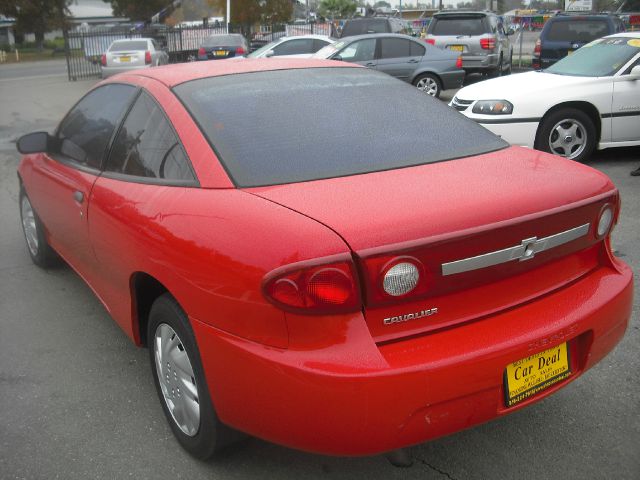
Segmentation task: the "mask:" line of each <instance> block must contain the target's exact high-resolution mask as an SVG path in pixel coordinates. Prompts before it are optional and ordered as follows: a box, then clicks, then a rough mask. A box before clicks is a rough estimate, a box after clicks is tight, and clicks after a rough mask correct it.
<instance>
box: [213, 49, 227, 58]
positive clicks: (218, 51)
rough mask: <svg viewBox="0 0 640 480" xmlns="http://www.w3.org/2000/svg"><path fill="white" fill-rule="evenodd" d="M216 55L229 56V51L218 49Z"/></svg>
mask: <svg viewBox="0 0 640 480" xmlns="http://www.w3.org/2000/svg"><path fill="white" fill-rule="evenodd" d="M214 55H215V56H216V57H226V56H227V51H226V50H216V51H215V52H214Z"/></svg>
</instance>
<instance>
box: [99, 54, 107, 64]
mask: <svg viewBox="0 0 640 480" xmlns="http://www.w3.org/2000/svg"><path fill="white" fill-rule="evenodd" d="M100 63H101V64H102V66H103V67H106V66H107V54H106V53H103V54H102V58H101V59H100Z"/></svg>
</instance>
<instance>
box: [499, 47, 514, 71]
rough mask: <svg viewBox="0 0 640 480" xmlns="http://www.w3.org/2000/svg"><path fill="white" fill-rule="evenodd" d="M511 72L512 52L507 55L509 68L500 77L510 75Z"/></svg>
mask: <svg viewBox="0 0 640 480" xmlns="http://www.w3.org/2000/svg"><path fill="white" fill-rule="evenodd" d="M511 72H513V52H511V54H510V55H509V66H508V67H507V69H506V70H505V71H503V72H502V75H511Z"/></svg>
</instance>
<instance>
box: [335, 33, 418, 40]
mask: <svg viewBox="0 0 640 480" xmlns="http://www.w3.org/2000/svg"><path fill="white" fill-rule="evenodd" d="M380 37H395V38H405V39H407V38H408V39H410V40H413V41H415V42H417V41H419V40H418V39H417V38H416V37H412V36H411V35H405V34H404V33H363V34H362V35H350V36H348V37H344V38H340V39H339V40H338V41H343V42H352V41H354V40H362V39H364V38H380Z"/></svg>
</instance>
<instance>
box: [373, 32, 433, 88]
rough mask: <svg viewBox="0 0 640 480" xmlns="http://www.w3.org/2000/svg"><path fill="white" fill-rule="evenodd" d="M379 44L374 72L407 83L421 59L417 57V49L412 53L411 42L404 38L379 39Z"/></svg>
mask: <svg viewBox="0 0 640 480" xmlns="http://www.w3.org/2000/svg"><path fill="white" fill-rule="evenodd" d="M379 42H380V54H379V56H378V62H377V66H376V67H375V68H376V70H380V71H381V72H384V73H386V74H389V75H391V76H392V77H396V78H399V79H400V80H404V81H408V80H409V78H411V76H412V74H413V72H414V70H415V69H416V67H417V66H418V65H419V64H420V60H421V58H422V56H420V55H417V53H418V50H417V49H413V51H412V49H411V43H412V41H411V40H408V39H405V38H397V37H384V38H380V39H379ZM412 54H413V55H412Z"/></svg>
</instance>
